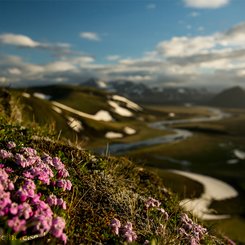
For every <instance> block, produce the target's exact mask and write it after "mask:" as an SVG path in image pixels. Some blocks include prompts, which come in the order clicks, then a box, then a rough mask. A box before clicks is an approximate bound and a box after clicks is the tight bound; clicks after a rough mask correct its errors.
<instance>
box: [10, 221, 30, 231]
mask: <svg viewBox="0 0 245 245" xmlns="http://www.w3.org/2000/svg"><path fill="white" fill-rule="evenodd" d="M8 226H9V227H10V228H12V229H13V230H14V232H20V231H25V230H26V221H25V220H23V219H19V218H18V217H14V218H12V219H10V220H8Z"/></svg>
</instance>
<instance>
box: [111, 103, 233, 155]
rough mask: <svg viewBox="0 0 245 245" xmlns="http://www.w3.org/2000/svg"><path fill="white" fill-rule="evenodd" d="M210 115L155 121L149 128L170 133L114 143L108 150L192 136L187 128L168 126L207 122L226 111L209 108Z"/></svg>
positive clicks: (126, 148)
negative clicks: (135, 140)
mask: <svg viewBox="0 0 245 245" xmlns="http://www.w3.org/2000/svg"><path fill="white" fill-rule="evenodd" d="M208 110H209V112H210V116H207V117H196V118H190V119H179V120H164V121H157V122H153V123H150V124H148V125H149V127H151V128H156V129H161V130H166V129H167V130H169V131H170V132H172V134H168V135H164V136H159V137H154V138H150V139H147V140H142V141H137V142H131V143H115V144H111V145H110V146H109V152H110V153H112V154H117V153H119V152H120V153H123V152H127V151H130V150H134V149H139V148H142V147H146V146H152V145H158V144H168V143H173V142H178V141H182V140H185V139H187V138H189V137H191V136H192V133H191V132H190V131H189V130H184V129H173V128H170V126H171V125H176V124H181V123H197V122H209V121H218V120H221V119H223V118H225V117H227V116H229V115H228V114H227V113H224V112H222V111H221V110H219V109H216V108H209V107H208Z"/></svg>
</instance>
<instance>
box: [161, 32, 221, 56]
mask: <svg viewBox="0 0 245 245" xmlns="http://www.w3.org/2000/svg"><path fill="white" fill-rule="evenodd" d="M215 38H216V37H215V36H206V37H205V36H197V37H185V36H183V37H174V38H172V39H171V40H170V41H163V42H161V43H159V44H158V45H157V50H158V51H159V52H160V53H161V54H162V55H164V56H166V57H176V56H178V57H183V56H190V55H194V54H200V53H207V52H208V50H209V49H211V48H213V47H214V46H215Z"/></svg>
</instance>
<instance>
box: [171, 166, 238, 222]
mask: <svg viewBox="0 0 245 245" xmlns="http://www.w3.org/2000/svg"><path fill="white" fill-rule="evenodd" d="M171 172H174V173H176V174H179V175H183V176H186V177H188V178H190V179H193V180H195V181H198V182H199V183H201V184H202V185H203V187H204V193H203V194H202V195H201V197H199V198H195V199H184V200H182V201H181V202H180V205H181V206H183V208H185V209H186V210H188V211H191V212H193V214H194V215H196V216H197V217H199V218H201V219H203V220H217V219H226V218H229V217H230V216H229V215H216V214H212V211H213V210H210V209H209V208H208V207H209V206H210V204H211V203H212V201H213V200H217V201H222V200H225V199H229V198H234V197H237V196H238V192H237V191H236V190H235V189H234V188H233V187H232V186H230V185H228V184H227V183H225V182H223V181H221V180H218V179H214V178H212V177H209V176H205V175H201V174H195V173H189V172H184V171H179V170H171Z"/></svg>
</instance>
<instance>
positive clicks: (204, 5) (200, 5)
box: [184, 0, 230, 9]
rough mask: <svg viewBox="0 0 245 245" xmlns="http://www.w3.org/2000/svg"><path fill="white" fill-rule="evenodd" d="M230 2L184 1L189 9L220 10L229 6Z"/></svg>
mask: <svg viewBox="0 0 245 245" xmlns="http://www.w3.org/2000/svg"><path fill="white" fill-rule="evenodd" d="M229 2H230V0H184V3H185V5H186V6H187V7H191V8H200V9H202V8H210V9H215V8H220V7H223V6H225V5H227V4H228V3H229Z"/></svg>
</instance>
